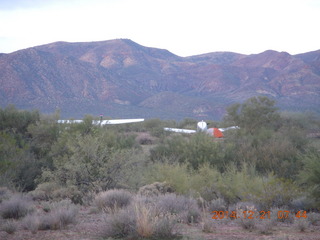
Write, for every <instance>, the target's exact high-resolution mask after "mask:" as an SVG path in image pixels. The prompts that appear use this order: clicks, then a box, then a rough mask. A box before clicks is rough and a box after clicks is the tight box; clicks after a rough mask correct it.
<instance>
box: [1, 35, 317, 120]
mask: <svg viewBox="0 0 320 240" xmlns="http://www.w3.org/2000/svg"><path fill="white" fill-rule="evenodd" d="M256 95H266V96H269V97H271V98H274V99H276V100H277V102H278V105H279V107H280V108H281V109H286V110H291V111H306V110H313V111H318V112H320V104H319V103H320V50H319V51H314V52H309V53H304V54H299V55H290V54H288V53H285V52H276V51H271V50H268V51H265V52H263V53H260V54H252V55H242V54H237V53H231V52H214V53H208V54H202V55H197V56H190V57H179V56H177V55H174V54H173V53H170V52H169V51H167V50H163V49H156V48H149V47H144V46H141V45H139V44H137V43H135V42H133V41H131V40H128V39H117V40H109V41H102V42H84V43H67V42H56V43H51V44H47V45H42V46H37V47H33V48H28V49H24V50H20V51H16V52H13V53H10V54H0V102H1V106H2V107H5V106H6V105H8V104H15V105H16V106H17V107H18V108H24V109H35V108H36V109H39V110H40V111H42V112H46V113H48V112H53V111H54V110H55V109H60V110H61V115H62V117H65V118H67V117H83V116H84V114H92V115H95V116H97V115H99V114H103V115H104V116H109V117H115V118H119V117H120V118H126V117H144V118H151V117H159V118H165V119H181V118H185V117H193V118H197V119H201V118H205V119H220V118H221V116H222V115H223V114H224V112H225V108H226V106H228V105H230V104H231V103H234V102H242V101H244V100H245V99H247V98H249V97H251V96H256Z"/></svg>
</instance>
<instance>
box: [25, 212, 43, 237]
mask: <svg viewBox="0 0 320 240" xmlns="http://www.w3.org/2000/svg"><path fill="white" fill-rule="evenodd" d="M22 226H23V228H24V229H26V230H29V231H31V232H32V233H36V232H37V231H38V230H39V226H40V218H39V216H37V215H35V214H32V215H27V216H26V217H25V218H24V219H23V223H22Z"/></svg>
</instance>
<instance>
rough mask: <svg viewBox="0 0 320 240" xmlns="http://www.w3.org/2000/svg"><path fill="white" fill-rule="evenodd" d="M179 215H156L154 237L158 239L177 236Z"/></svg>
mask: <svg viewBox="0 0 320 240" xmlns="http://www.w3.org/2000/svg"><path fill="white" fill-rule="evenodd" d="M176 226H177V216H175V215H172V214H170V213H164V214H161V215H160V216H156V217H155V225H154V228H153V237H154V238H156V239H171V238H175V237H176V235H177V234H176V233H175V232H174V230H175V228H176Z"/></svg>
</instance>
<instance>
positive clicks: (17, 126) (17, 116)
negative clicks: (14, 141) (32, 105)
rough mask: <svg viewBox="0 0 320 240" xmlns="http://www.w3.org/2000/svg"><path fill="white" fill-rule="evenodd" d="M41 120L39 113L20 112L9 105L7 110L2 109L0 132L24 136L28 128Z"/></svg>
mask: <svg viewBox="0 0 320 240" xmlns="http://www.w3.org/2000/svg"><path fill="white" fill-rule="evenodd" d="M39 118H40V115H39V112H38V111H32V112H29V111H20V110H17V109H16V108H15V107H14V106H13V105H9V106H8V107H6V108H5V109H1V108H0V131H7V132H9V133H12V134H14V135H16V134H18V133H20V134H22V135H24V134H26V132H27V128H28V126H29V125H30V124H33V123H35V122H36V121H38V120H39Z"/></svg>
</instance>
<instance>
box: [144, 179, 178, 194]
mask: <svg viewBox="0 0 320 240" xmlns="http://www.w3.org/2000/svg"><path fill="white" fill-rule="evenodd" d="M171 192H173V189H172V187H171V186H170V185H169V184H168V183H166V182H154V183H152V184H148V185H145V186H142V187H141V188H139V191H138V194H139V195H143V196H149V197H151V196H158V195H160V194H166V193H171Z"/></svg>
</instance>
